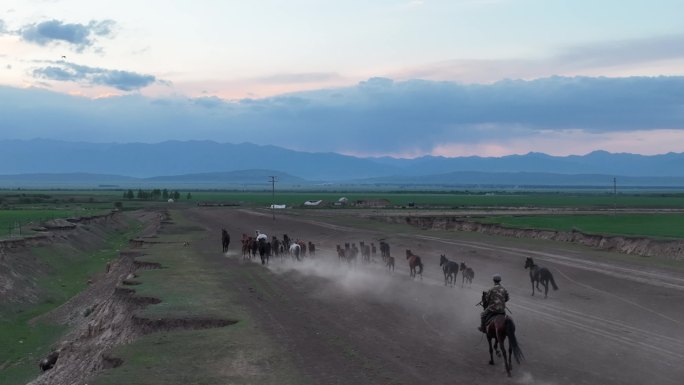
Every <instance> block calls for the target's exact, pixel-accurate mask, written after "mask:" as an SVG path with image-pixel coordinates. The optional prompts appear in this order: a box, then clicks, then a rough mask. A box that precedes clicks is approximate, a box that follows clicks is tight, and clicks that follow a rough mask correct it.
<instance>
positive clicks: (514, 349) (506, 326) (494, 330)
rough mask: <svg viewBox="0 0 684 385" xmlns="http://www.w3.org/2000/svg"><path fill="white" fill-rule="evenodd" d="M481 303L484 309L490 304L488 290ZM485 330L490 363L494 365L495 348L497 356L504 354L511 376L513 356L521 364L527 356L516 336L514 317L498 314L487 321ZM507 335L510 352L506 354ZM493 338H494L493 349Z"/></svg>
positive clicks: (507, 371) (483, 293) (507, 372)
mask: <svg viewBox="0 0 684 385" xmlns="http://www.w3.org/2000/svg"><path fill="white" fill-rule="evenodd" d="M480 304H482V307H483V308H484V309H486V308H487V306H488V305H489V304H488V303H487V292H486V291H483V292H482V301H481V302H480ZM485 331H486V332H487V343H489V365H494V355H493V354H492V353H493V351H494V350H495V351H496V356H497V357H499V356H501V355H503V360H504V365H505V366H506V374H507V375H508V377H510V376H511V370H512V369H513V364H512V362H511V358H512V357H515V361H516V362H517V363H518V365H519V364H520V361H521V360H522V359H524V358H525V357H524V356H523V354H522V350H520V346H518V340H517V339H516V338H515V323H513V319H512V318H510V317H508V316H507V315H506V314H496V315H494V316H492V317H491V318H490V319H489V320H488V321H487V324H486V325H485ZM507 337H508V354H506V347H505V345H504V342H506V338H507ZM492 340H494V348H493V349H492ZM499 347H501V352H499Z"/></svg>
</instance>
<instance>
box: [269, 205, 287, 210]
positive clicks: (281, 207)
mask: <svg viewBox="0 0 684 385" xmlns="http://www.w3.org/2000/svg"><path fill="white" fill-rule="evenodd" d="M286 207H287V205H271V207H270V208H271V209H284V208H286Z"/></svg>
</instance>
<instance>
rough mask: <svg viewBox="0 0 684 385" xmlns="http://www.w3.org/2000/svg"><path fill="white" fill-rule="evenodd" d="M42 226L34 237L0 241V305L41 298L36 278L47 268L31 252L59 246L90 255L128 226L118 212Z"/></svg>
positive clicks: (46, 265) (125, 219) (56, 221)
mask: <svg viewBox="0 0 684 385" xmlns="http://www.w3.org/2000/svg"><path fill="white" fill-rule="evenodd" d="M62 222H63V223H62ZM44 225H45V226H43V227H41V231H40V232H38V233H36V234H32V235H28V236H26V237H23V238H15V239H4V240H0V303H6V304H7V303H10V304H15V303H17V304H19V303H36V302H38V301H39V300H40V299H41V296H42V295H44V294H45V293H41V292H40V289H39V288H38V287H37V278H39V277H41V276H47V275H50V273H51V267H50V266H49V265H48V264H47V263H46V261H45V260H44V259H41V258H39V257H38V256H37V255H36V254H35V253H34V252H33V249H35V248H37V247H50V246H53V245H58V244H61V245H69V246H70V247H72V248H73V249H74V250H78V251H80V252H85V253H88V252H94V251H97V250H99V249H100V248H101V247H102V246H103V245H104V243H105V242H106V239H107V238H108V237H109V236H111V234H113V233H114V232H116V231H121V230H124V229H126V228H128V226H129V224H128V221H127V217H126V216H125V214H123V213H119V212H112V213H108V214H105V215H99V216H94V217H88V218H70V219H69V220H68V221H67V220H61V219H60V220H53V221H48V222H46V223H44ZM48 294H49V293H48Z"/></svg>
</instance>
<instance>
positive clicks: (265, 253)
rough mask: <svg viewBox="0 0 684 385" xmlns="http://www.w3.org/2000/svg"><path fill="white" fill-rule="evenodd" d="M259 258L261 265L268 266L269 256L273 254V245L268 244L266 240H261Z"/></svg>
mask: <svg viewBox="0 0 684 385" xmlns="http://www.w3.org/2000/svg"><path fill="white" fill-rule="evenodd" d="M258 243H259V245H258V249H259V257H260V258H261V264H262V265H267V264H268V259H269V257H270V255H269V254H271V244H270V243H268V242H266V238H259V242H258Z"/></svg>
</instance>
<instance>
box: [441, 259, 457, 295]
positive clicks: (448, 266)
mask: <svg viewBox="0 0 684 385" xmlns="http://www.w3.org/2000/svg"><path fill="white" fill-rule="evenodd" d="M439 265H440V266H442V271H443V272H444V286H446V285H447V283H448V282H451V287H453V286H454V281H456V276H457V275H458V263H456V262H454V261H450V260H448V259H447V257H446V256H444V254H442V255H440V256H439Z"/></svg>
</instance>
